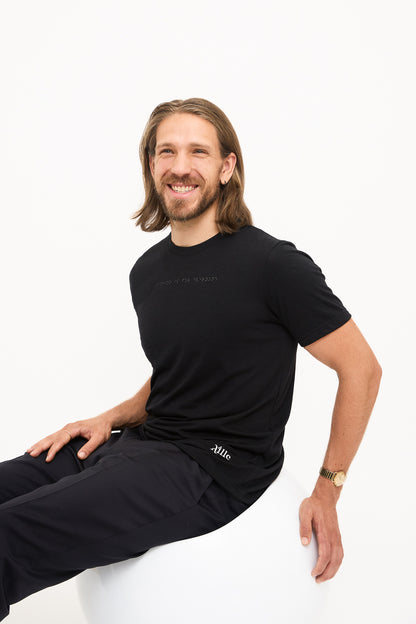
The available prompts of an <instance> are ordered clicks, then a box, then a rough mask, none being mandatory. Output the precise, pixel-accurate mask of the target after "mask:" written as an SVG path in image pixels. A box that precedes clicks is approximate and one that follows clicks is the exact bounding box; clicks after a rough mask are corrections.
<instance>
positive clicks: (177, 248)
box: [167, 232, 222, 256]
mask: <svg viewBox="0 0 416 624" xmlns="http://www.w3.org/2000/svg"><path fill="white" fill-rule="evenodd" d="M221 237H222V234H221V232H217V234H214V236H210V237H209V238H207V239H206V240H204V241H202V243H197V244H196V245H189V246H188V247H183V246H181V245H176V244H175V243H174V242H173V240H172V232H170V233H169V236H168V237H167V242H168V247H169V249H170V251H172V252H173V253H176V254H178V255H181V256H185V255H189V254H193V253H198V252H199V251H203V250H204V249H206V248H207V247H210V246H211V245H213V244H215V242H216V241H217V240H218V239H219V238H221Z"/></svg>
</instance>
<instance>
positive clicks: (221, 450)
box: [210, 444, 231, 460]
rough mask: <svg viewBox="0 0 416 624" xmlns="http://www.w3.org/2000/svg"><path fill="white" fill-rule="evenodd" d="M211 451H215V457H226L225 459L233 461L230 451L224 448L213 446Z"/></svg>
mask: <svg viewBox="0 0 416 624" xmlns="http://www.w3.org/2000/svg"><path fill="white" fill-rule="evenodd" d="M210 450H211V451H214V453H215V455H220V456H221V457H224V459H227V460H230V459H231V455H230V454H229V453H228V451H227V450H226V449H224V448H222V446H218V444H216V445H215V446H212V447H211V449H210Z"/></svg>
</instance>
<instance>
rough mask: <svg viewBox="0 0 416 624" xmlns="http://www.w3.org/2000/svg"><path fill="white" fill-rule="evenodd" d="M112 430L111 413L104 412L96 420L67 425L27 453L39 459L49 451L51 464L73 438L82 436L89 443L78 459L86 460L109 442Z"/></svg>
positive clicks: (91, 419)
mask: <svg viewBox="0 0 416 624" xmlns="http://www.w3.org/2000/svg"><path fill="white" fill-rule="evenodd" d="M111 430H112V422H111V418H110V415H109V412H104V414H100V415H99V416H95V417H94V418H89V419H88V420H78V421H77V422H73V423H69V424H68V425H65V426H64V427H62V429H60V430H59V431H56V432H55V433H52V434H51V435H49V436H47V437H46V438H43V439H42V440H39V442H36V444H33V445H32V446H31V447H30V448H28V449H27V452H28V453H29V454H30V455H32V457H37V456H38V455H40V454H41V453H43V452H44V451H47V450H48V449H49V451H48V454H47V456H46V461H47V462H50V461H52V459H53V458H54V457H55V455H56V453H57V452H58V451H60V450H61V448H62V447H64V446H65V444H68V442H69V441H70V440H72V439H73V438H76V437H78V436H81V437H83V438H86V439H87V440H88V442H86V444H84V446H82V447H81V448H80V449H79V451H78V457H79V459H85V458H86V457H88V455H90V454H91V453H92V451H94V450H95V449H96V448H97V447H98V446H100V445H101V444H104V442H107V440H108V439H109V438H110V436H111Z"/></svg>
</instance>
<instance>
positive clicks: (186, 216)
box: [156, 183, 221, 223]
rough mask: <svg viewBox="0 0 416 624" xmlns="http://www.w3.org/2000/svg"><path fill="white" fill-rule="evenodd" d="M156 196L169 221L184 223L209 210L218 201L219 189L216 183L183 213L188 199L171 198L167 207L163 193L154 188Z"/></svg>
mask: <svg viewBox="0 0 416 624" xmlns="http://www.w3.org/2000/svg"><path fill="white" fill-rule="evenodd" d="M156 194H157V196H158V199H159V202H160V205H161V207H162V210H163V212H164V213H165V215H166V216H167V218H168V219H170V220H171V221H181V222H183V223H185V222H186V221H190V220H191V219H195V218H196V217H199V216H200V215H202V214H203V213H204V212H205V211H206V210H208V208H210V207H211V206H212V205H213V204H214V203H215V202H217V201H218V199H219V197H220V194H221V188H220V185H219V183H218V185H217V186H211V187H210V188H207V189H205V191H204V192H203V193H202V196H201V199H200V200H199V202H198V203H197V204H196V206H194V207H193V208H192V209H190V208H189V209H188V211H185V210H184V209H185V208H186V205H187V203H189V200H188V199H185V198H184V199H181V198H180V197H173V198H172V199H171V200H170V202H169V206H168V205H167V203H166V201H165V198H164V196H163V193H161V192H159V190H158V189H157V188H156Z"/></svg>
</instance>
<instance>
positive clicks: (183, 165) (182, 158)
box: [170, 151, 192, 177]
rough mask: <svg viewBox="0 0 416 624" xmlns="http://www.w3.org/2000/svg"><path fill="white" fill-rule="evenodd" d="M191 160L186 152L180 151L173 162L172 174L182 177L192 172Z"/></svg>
mask: <svg viewBox="0 0 416 624" xmlns="http://www.w3.org/2000/svg"><path fill="white" fill-rule="evenodd" d="M191 169H192V164H191V158H190V156H189V155H188V154H187V153H186V152H182V151H178V152H177V153H176V154H175V156H174V158H173V159H172V162H171V168H170V170H171V173H173V174H174V175H176V176H178V177H180V176H185V175H188V174H189V173H190V172H191Z"/></svg>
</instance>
